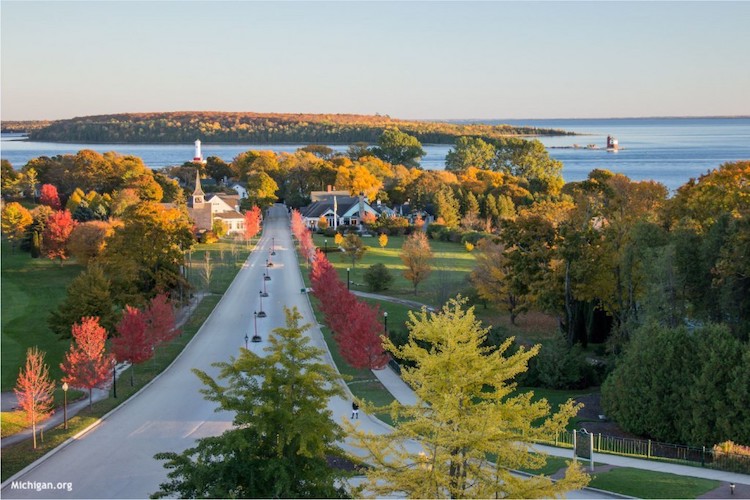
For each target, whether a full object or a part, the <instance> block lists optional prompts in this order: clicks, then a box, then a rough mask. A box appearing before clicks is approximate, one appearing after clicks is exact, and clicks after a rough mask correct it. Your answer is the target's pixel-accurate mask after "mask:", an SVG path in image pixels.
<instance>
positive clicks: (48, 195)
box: [39, 184, 61, 210]
mask: <svg viewBox="0 0 750 500" xmlns="http://www.w3.org/2000/svg"><path fill="white" fill-rule="evenodd" d="M39 203H41V204H42V205H47V206H48V207H50V208H51V209H52V210H60V207H61V205H60V196H59V195H58V194H57V188H56V187H55V186H53V185H52V184H42V189H41V190H40V192H39Z"/></svg>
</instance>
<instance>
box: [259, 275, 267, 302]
mask: <svg viewBox="0 0 750 500" xmlns="http://www.w3.org/2000/svg"><path fill="white" fill-rule="evenodd" d="M263 276H264V279H263V293H261V294H260V295H261V297H268V290H266V280H265V274H264V275H263Z"/></svg>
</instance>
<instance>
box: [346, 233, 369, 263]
mask: <svg viewBox="0 0 750 500" xmlns="http://www.w3.org/2000/svg"><path fill="white" fill-rule="evenodd" d="M341 248H343V249H344V254H345V255H346V257H347V258H348V259H349V260H351V261H352V267H356V265H357V261H359V260H362V257H363V256H364V255H365V252H366V251H367V247H366V246H365V244H364V242H363V241H362V238H360V237H359V236H357V235H356V234H354V233H349V234H347V235H346V236H345V237H344V241H343V242H342V243H341Z"/></svg>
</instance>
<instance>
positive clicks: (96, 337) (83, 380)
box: [60, 316, 113, 409]
mask: <svg viewBox="0 0 750 500" xmlns="http://www.w3.org/2000/svg"><path fill="white" fill-rule="evenodd" d="M72 334H73V342H72V343H71V344H70V350H69V351H68V352H67V353H65V359H64V360H63V362H62V363H60V369H62V371H63V373H64V374H65V375H64V376H63V379H62V380H63V382H67V383H68V384H70V385H71V386H72V387H80V388H85V389H88V391H89V409H91V404H92V401H93V399H92V391H93V389H94V387H100V386H101V385H102V383H103V382H105V381H106V380H107V379H108V378H109V371H110V370H111V369H112V361H113V357H112V355H111V354H109V353H108V352H106V351H105V342H106V341H107V331H106V330H105V329H104V328H102V327H101V326H100V325H99V318H96V317H91V316H88V317H85V318H81V321H80V323H76V324H74V325H73V328H72Z"/></svg>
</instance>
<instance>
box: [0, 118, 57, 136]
mask: <svg viewBox="0 0 750 500" xmlns="http://www.w3.org/2000/svg"><path fill="white" fill-rule="evenodd" d="M51 123H53V122H52V121H50V120H28V121H3V124H2V132H3V133H9V132H10V133H13V132H15V133H24V134H28V133H30V132H32V131H34V130H39V129H42V128H44V127H47V126H49V125H50V124H51Z"/></svg>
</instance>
